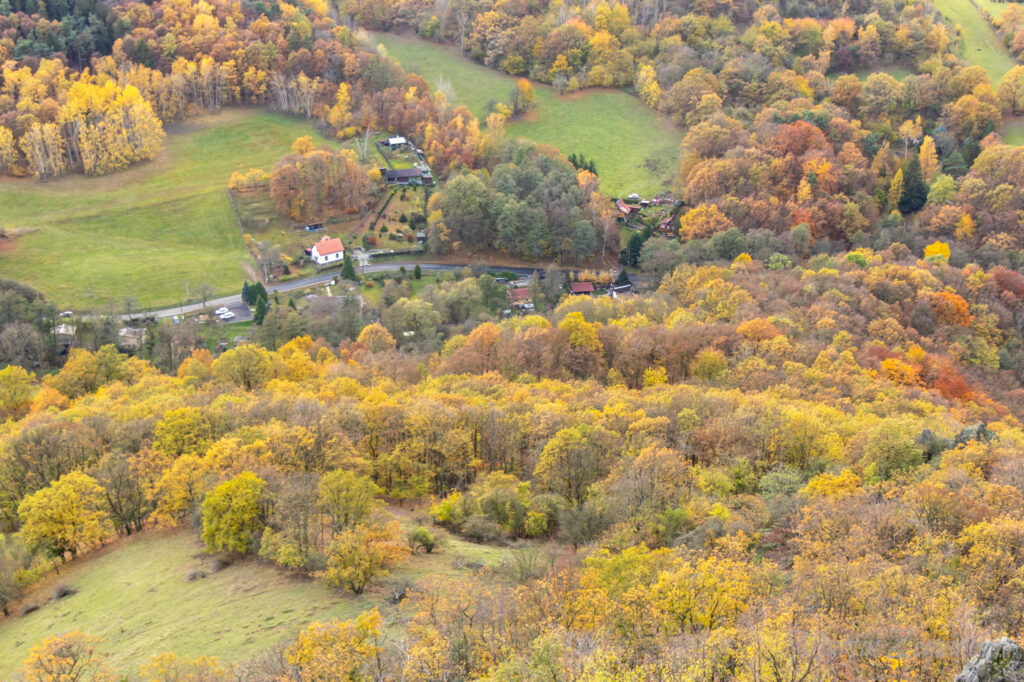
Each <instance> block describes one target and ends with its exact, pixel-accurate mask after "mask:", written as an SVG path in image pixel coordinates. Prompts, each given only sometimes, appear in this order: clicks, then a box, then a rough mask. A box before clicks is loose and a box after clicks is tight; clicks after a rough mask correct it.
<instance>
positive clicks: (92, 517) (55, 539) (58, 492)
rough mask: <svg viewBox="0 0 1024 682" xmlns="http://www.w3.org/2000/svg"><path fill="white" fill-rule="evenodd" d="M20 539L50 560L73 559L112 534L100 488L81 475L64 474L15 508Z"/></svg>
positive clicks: (93, 480)
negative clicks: (86, 548) (66, 555)
mask: <svg viewBox="0 0 1024 682" xmlns="http://www.w3.org/2000/svg"><path fill="white" fill-rule="evenodd" d="M18 517H19V518H20V519H21V531H20V533H21V537H22V538H23V539H24V540H25V542H26V543H28V544H29V545H31V546H33V547H36V548H38V549H40V550H43V551H45V552H46V553H48V554H50V555H51V556H54V557H57V558H63V557H64V555H65V554H71V556H72V557H74V556H75V555H77V554H78V551H79V549H80V548H82V547H86V546H88V545H92V544H95V543H97V542H99V541H100V540H102V539H103V538H105V537H106V536H107V535H109V534H110V533H111V532H112V530H113V529H112V527H111V525H110V519H109V517H108V515H107V512H106V510H105V508H104V498H103V488H102V487H101V486H100V485H99V484H98V483H97V482H96V479H94V478H92V477H91V476H88V475H86V474H83V473H82V472H80V471H72V472H71V473H68V474H64V475H63V476H61V477H60V478H59V479H57V480H56V481H54V482H53V483H51V484H50V485H49V486H47V487H45V488H43V489H42V490H38V491H36V492H34V493H32V494H31V495H27V496H26V497H25V498H24V499H23V500H22V501H21V504H20V505H19V506H18Z"/></svg>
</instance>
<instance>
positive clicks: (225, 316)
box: [217, 310, 235, 320]
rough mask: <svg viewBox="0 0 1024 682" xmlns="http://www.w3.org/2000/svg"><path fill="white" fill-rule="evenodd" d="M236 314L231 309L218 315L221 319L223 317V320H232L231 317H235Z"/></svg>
mask: <svg viewBox="0 0 1024 682" xmlns="http://www.w3.org/2000/svg"><path fill="white" fill-rule="evenodd" d="M234 316H235V314H234V313H233V312H231V311H230V310H229V311H227V312H226V313H221V314H220V315H218V316H217V317H219V318H220V319H222V320H230V319H231V318H233V317H234Z"/></svg>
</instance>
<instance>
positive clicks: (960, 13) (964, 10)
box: [935, 0, 1016, 84]
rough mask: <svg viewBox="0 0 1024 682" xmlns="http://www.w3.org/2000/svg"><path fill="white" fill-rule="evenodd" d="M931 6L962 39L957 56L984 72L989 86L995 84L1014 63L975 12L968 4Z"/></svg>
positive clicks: (938, 1) (950, 0) (939, 1)
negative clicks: (958, 29)
mask: <svg viewBox="0 0 1024 682" xmlns="http://www.w3.org/2000/svg"><path fill="white" fill-rule="evenodd" d="M935 6H936V7H937V8H938V10H939V11H940V12H942V16H943V17H945V18H946V19H947V20H948V21H950V22H952V23H953V24H954V25H958V26H960V28H961V31H962V36H963V40H962V42H963V54H962V55H961V56H962V57H963V58H964V59H965V60H967V62H968V63H970V64H977V65H978V66H981V67H982V68H984V69H985V71H987V72H988V75H989V78H991V79H992V83H993V84H998V83H999V79H1000V78H1002V77H1003V74H1005V73H1006V72H1007V71H1009V70H1010V69H1012V68H1013V67H1014V66H1015V65H1016V62H1015V61H1014V60H1013V57H1011V56H1010V53H1009V52H1007V51H1006V47H1005V46H1004V45H1003V42H1002V41H1001V40H1000V39H999V36H998V35H996V32H995V31H994V30H993V29H992V27H991V26H990V25H989V23H988V21H986V20H985V17H983V16H982V15H981V12H979V11H978V8H977V7H975V6H974V4H972V2H971V0H935ZM989 11H990V12H991V11H992V10H991V9H989Z"/></svg>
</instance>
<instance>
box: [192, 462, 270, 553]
mask: <svg viewBox="0 0 1024 682" xmlns="http://www.w3.org/2000/svg"><path fill="white" fill-rule="evenodd" d="M266 487H267V484H266V482H265V481H264V480H263V479H261V478H260V477H259V476H257V475H256V474H254V473H252V472H251V471H243V472H242V473H240V474H238V476H235V477H234V478H232V479H231V480H229V481H225V482H224V483H221V484H220V485H219V486H217V487H216V488H214V489H213V490H211V491H210V492H209V494H207V496H206V499H205V500H203V544H205V545H206V551H208V552H217V551H228V552H236V553H238V554H246V553H248V552H252V551H254V550H255V549H256V548H257V547H258V546H259V542H260V534H261V533H262V532H263V526H264V521H265V518H266V508H265V502H266V497H265V491H266Z"/></svg>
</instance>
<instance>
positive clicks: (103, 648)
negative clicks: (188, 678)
mask: <svg viewBox="0 0 1024 682" xmlns="http://www.w3.org/2000/svg"><path fill="white" fill-rule="evenodd" d="M403 521H407V520H406V519H403ZM406 525H408V524H406ZM510 551H511V550H509V549H507V548H500V547H495V546H489V545H475V544H472V543H469V542H466V541H464V540H460V539H458V538H455V537H447V538H445V540H444V542H443V543H442V544H441V545H440V546H439V548H438V549H436V550H435V551H434V553H433V554H420V555H416V556H412V557H409V558H408V559H407V560H405V561H404V562H403V563H401V564H399V565H398V566H396V567H395V568H394V569H393V571H392V574H393V577H394V579H396V580H402V581H404V582H414V581H417V580H421V579H423V578H426V577H428V576H431V575H447V576H457V575H464V574H465V573H466V572H467V571H469V570H471V569H470V568H468V567H467V566H480V567H491V568H497V567H499V566H500V565H501V564H502V562H503V561H505V560H506V559H507V557H508V556H509V552H510ZM193 569H200V570H203V571H204V572H205V573H206V577H205V578H201V579H198V580H188V579H187V578H186V575H187V574H188V573H189V572H190V571H191V570H193ZM385 580H387V579H385ZM381 584H382V583H381V582H380V581H378V583H377V585H376V586H371V587H370V588H369V589H367V591H366V592H364V593H363V594H361V595H358V596H356V595H353V594H351V593H350V592H342V591H338V590H332V589H329V588H327V587H325V586H324V585H322V584H320V583H319V582H316V581H314V580H312V579H310V578H306V577H300V576H297V575H294V574H291V573H288V572H285V571H282V570H279V569H277V568H275V567H273V566H272V565H269V564H266V563H263V562H260V561H258V560H254V559H249V560H245V561H241V562H238V563H236V564H232V565H230V566H228V567H227V568H225V569H223V570H221V571H218V572H213V571H211V570H210V557H209V556H207V555H206V554H205V553H204V552H203V548H202V545H201V544H200V543H199V542H198V541H197V540H196V538H195V535H194V534H193V533H191V532H188V531H147V532H145V533H142V534H141V535H138V536H135V537H132V538H129V539H126V540H120V541H119V542H118V543H117V544H115V545H111V546H108V547H106V548H104V549H103V550H100V551H98V552H94V553H92V554H89V555H86V556H84V557H82V558H80V559H77V560H75V561H73V562H72V563H70V564H68V565H67V566H65V567H63V568H62V569H61V572H60V575H54V574H51V575H50V576H49V577H48V578H46V579H44V581H43V582H42V583H41V584H40V585H38V586H37V587H36V588H35V589H34V591H33V593H32V594H31V595H29V597H28V598H27V599H26V600H24V601H23V604H25V603H36V604H41V605H42V606H41V608H40V609H39V610H38V611H35V612H33V613H29V614H26V615H23V616H18V615H15V616H11V617H9V618H7V619H4V620H0V652H3V653H2V654H0V679H4V680H9V679H13V678H14V677H15V674H16V673H17V671H18V670H19V669H20V666H21V662H22V661H23V660H24V659H25V658H26V656H27V655H28V652H29V650H30V649H31V648H32V646H33V645H34V644H36V643H38V642H40V641H42V640H43V639H45V638H46V637H48V636H50V635H53V634H59V633H64V632H68V631H71V630H79V631H81V632H83V633H85V634H88V635H91V636H93V637H98V638H100V639H101V640H102V643H101V645H100V646H99V649H98V650H99V652H101V653H103V654H105V655H106V656H107V657H108V659H107V660H108V662H109V663H110V664H111V666H112V667H114V668H116V669H118V670H120V671H121V672H124V673H126V674H128V673H131V674H133V675H134V674H135V673H137V672H138V668H139V666H140V665H142V664H144V663H146V662H147V661H148V660H149V658H150V657H151V656H152V655H153V654H156V653H162V652H172V653H175V654H177V655H178V656H179V657H185V658H197V657H199V656H214V657H215V658H217V659H218V660H219V661H221V662H224V663H236V662H242V661H245V660H249V659H251V658H253V657H256V656H260V655H262V654H265V653H267V652H268V651H270V650H272V649H273V648H274V647H275V646H277V645H279V644H281V643H286V642H288V641H289V640H290V639H291V638H293V637H294V636H295V634H296V633H298V632H299V631H300V630H301V629H302V628H303V627H305V626H306V625H308V624H309V623H310V622H312V621H314V620H321V621H322V620H330V619H331V618H339V619H348V618H353V617H355V616H356V615H358V614H359V613H361V612H362V611H365V610H369V609H371V608H373V607H377V608H379V609H380V612H381V615H382V616H384V623H385V627H389V626H391V625H393V624H394V623H395V621H396V618H398V613H397V610H396V609H395V607H393V606H391V605H390V604H389V603H388V601H387V597H388V596H390V592H389V591H387V590H386V589H385V588H384V587H382V586H381ZM57 585H67V586H70V587H72V588H73V589H75V590H77V592H76V593H75V594H73V595H71V596H70V597H65V598H64V599H61V600H59V601H50V600H49V599H50V595H51V594H52V592H53V590H54V588H55V587H56V586H57ZM131 679H134V677H131Z"/></svg>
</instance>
